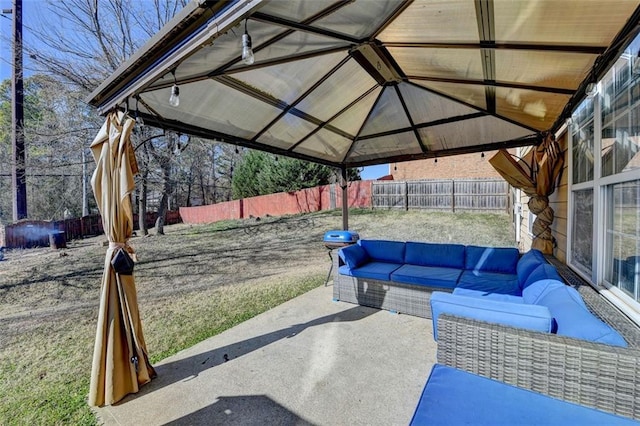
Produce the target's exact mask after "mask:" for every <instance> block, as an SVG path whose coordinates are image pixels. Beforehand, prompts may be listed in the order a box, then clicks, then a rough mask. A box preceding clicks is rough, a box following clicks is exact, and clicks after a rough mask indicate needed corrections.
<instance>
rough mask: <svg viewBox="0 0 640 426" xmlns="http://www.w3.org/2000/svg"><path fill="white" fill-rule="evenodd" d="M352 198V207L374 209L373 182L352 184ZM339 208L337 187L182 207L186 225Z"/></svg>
mask: <svg viewBox="0 0 640 426" xmlns="http://www.w3.org/2000/svg"><path fill="white" fill-rule="evenodd" d="M332 198H333V201H332ZM348 199H349V207H350V208H368V207H371V181H354V182H351V183H349V189H348ZM338 207H342V190H341V188H340V186H339V185H337V184H334V185H323V186H318V187H315V188H307V189H303V190H300V191H295V192H280V193H277V194H269V195H260V196H257V197H250V198H245V199H242V200H235V201H227V202H223V203H217V204H211V205H206V206H198V207H180V216H181V217H182V220H183V221H184V223H211V222H216V221H218V220H228V219H244V218H248V217H261V216H266V215H270V216H282V215H287V214H297V213H310V212H316V211H319V210H329V209H333V208H338Z"/></svg>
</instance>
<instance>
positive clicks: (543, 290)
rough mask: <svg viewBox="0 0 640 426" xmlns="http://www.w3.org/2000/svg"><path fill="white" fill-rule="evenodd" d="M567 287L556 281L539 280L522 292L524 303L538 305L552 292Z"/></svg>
mask: <svg viewBox="0 0 640 426" xmlns="http://www.w3.org/2000/svg"><path fill="white" fill-rule="evenodd" d="M562 287H566V284H565V283H563V282H560V281H558V280H554V279H544V280H538V281H536V282H534V283H533V284H531V285H530V286H527V287H525V288H524V290H522V300H523V301H524V303H529V304H531V305H537V304H538V301H539V300H540V298H542V297H543V296H544V295H545V294H547V293H548V292H550V291H551V290H555V289H556V288H562Z"/></svg>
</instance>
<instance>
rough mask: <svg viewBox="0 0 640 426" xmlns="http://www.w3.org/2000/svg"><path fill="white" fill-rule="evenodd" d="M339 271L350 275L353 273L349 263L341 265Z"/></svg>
mask: <svg viewBox="0 0 640 426" xmlns="http://www.w3.org/2000/svg"><path fill="white" fill-rule="evenodd" d="M338 272H339V273H340V274H341V275H349V276H351V275H352V274H351V268H349V266H348V265H342V266H340V267H339V268H338Z"/></svg>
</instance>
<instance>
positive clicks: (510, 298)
mask: <svg viewBox="0 0 640 426" xmlns="http://www.w3.org/2000/svg"><path fill="white" fill-rule="evenodd" d="M453 294H455V295H456V296H467V297H481V298H483V299H491V300H498V301H501V302H511V303H524V300H523V299H522V297H521V296H514V295H512V294H502V293H491V292H487V291H482V290H471V289H468V288H461V287H456V289H455V290H453Z"/></svg>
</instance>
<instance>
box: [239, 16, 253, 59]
mask: <svg viewBox="0 0 640 426" xmlns="http://www.w3.org/2000/svg"><path fill="white" fill-rule="evenodd" d="M251 46H252V44H251V36H250V35H249V32H248V31H247V20H246V19H245V20H244V34H242V62H244V63H245V64H247V65H252V64H253V62H254V61H255V59H256V58H255V57H254V56H253V49H252V48H251Z"/></svg>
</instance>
